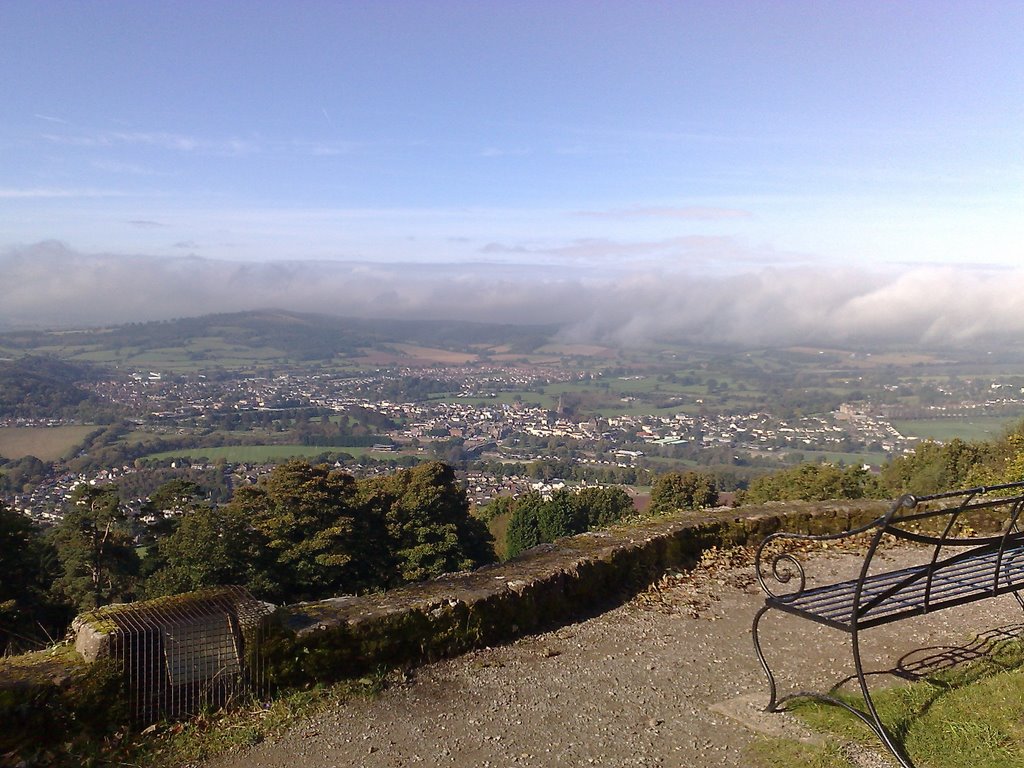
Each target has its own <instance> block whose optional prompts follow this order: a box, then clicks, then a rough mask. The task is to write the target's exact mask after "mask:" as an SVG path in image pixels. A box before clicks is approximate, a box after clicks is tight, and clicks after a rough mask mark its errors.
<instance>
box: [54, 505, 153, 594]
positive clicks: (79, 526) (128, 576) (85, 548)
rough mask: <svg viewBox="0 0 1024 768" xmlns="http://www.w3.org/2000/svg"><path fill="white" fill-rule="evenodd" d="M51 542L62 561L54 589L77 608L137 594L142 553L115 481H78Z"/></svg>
mask: <svg viewBox="0 0 1024 768" xmlns="http://www.w3.org/2000/svg"><path fill="white" fill-rule="evenodd" d="M53 542H54V545H55V546H56V549H57V558H58V560H59V561H60V565H61V575H60V576H59V577H58V578H57V580H56V581H55V583H54V589H55V591H56V592H57V594H59V595H61V596H62V597H64V598H65V599H67V600H68V601H69V602H70V603H71V604H72V605H73V606H74V607H75V608H76V609H77V610H79V611H85V610H91V609H93V608H97V607H99V606H101V605H106V604H108V603H111V602H115V601H124V600H130V599H132V598H133V597H134V594H135V588H136V586H137V578H136V577H137V575H138V572H139V557H138V555H137V554H136V552H135V545H134V542H133V541H132V537H131V532H130V529H129V526H128V521H127V518H126V516H125V513H124V510H123V508H122V507H121V503H120V499H119V498H118V489H117V486H115V485H106V486H101V487H100V486H90V485H79V486H78V487H77V488H76V489H75V491H74V492H73V494H72V497H71V501H70V504H69V505H68V508H67V510H66V511H65V513H64V519H63V520H61V522H60V523H59V524H58V525H57V527H56V528H55V529H54V534H53Z"/></svg>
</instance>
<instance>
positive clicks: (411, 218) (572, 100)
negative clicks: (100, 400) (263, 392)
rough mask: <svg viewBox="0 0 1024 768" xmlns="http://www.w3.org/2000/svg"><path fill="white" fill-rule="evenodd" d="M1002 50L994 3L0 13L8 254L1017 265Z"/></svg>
mask: <svg viewBox="0 0 1024 768" xmlns="http://www.w3.org/2000/svg"><path fill="white" fill-rule="evenodd" d="M1022 40H1024V3H1021V2H995V1H993V2H984V3H964V2H941V1H937V0H928V2H900V3H897V2H844V3H830V2H821V1H818V2H797V1H793V2H723V1H722V0H717V1H715V2H558V1H557V0H546V1H545V2H444V1H443V0H436V1H435V2H398V1H395V2H387V1H384V0H382V1H381V2H327V3H317V2H303V3H291V2H289V3H283V2H282V3H275V2H231V3H226V2H216V1H215V2H203V3H199V2H173V3H171V2H143V3H139V2H102V3H100V2H91V3H66V2H59V3H58V2H45V1H42V0H40V1H36V2H22V3H18V2H8V3H3V4H0V71H2V72H3V76H2V78H0V98H2V103H3V104H4V108H3V110H2V111H0V157H2V158H3V161H2V162H0V250H4V252H6V253H7V254H8V256H10V254H12V253H14V254H24V253H26V252H27V251H26V249H31V248H33V247H37V246H38V244H41V243H51V244H52V241H57V242H58V243H60V244H62V247H64V248H66V249H67V250H68V251H69V252H71V253H74V254H80V255H86V256H89V255H92V256H95V255H96V254H105V255H120V256H125V257H132V258H136V257H138V258H143V259H145V258H150V259H154V260H157V259H175V258H183V257H190V258H193V259H194V258H196V257H198V258H199V259H202V260H216V261H225V260H226V261H235V262H246V263H256V264H261V263H268V262H278V261H289V260H303V261H311V260H333V261H339V262H344V263H354V262H359V263H366V262H371V263H376V264H380V265H396V264H408V263H412V264H448V265H453V264H454V265H457V264H467V265H474V266H473V267H472V269H479V268H480V265H494V264H503V265H509V264H526V265H532V266H536V267H538V268H541V267H542V268H544V269H554V270H558V269H561V270H565V271H567V272H571V271H576V272H586V273H587V274H592V275H594V276H595V279H596V276H599V275H604V276H608V275H612V274H615V275H619V276H621V275H629V274H632V273H634V272H636V271H639V270H648V271H654V272H660V271H665V272H678V271H679V270H686V271H687V272H688V274H690V275H691V276H694V277H698V276H700V277H703V276H715V275H736V274H745V273H757V272H758V271H759V270H763V269H766V268H790V267H794V268H795V267H799V266H808V265H809V266H811V267H815V268H825V267H840V268H849V267H851V266H855V267H862V268H864V269H882V270H885V269H902V268H907V267H915V266H916V267H935V266H936V265H948V266H955V267H956V268H958V269H962V268H971V269H987V268H990V267H993V266H994V267H1002V268H1004V269H1007V268H1015V267H1017V266H1018V265H1019V264H1020V263H1021V261H1022V258H1021V257H1022V256H1024V246H1022V243H1024V77H1022V76H1021V74H1022V72H1024V45H1022V44H1021V41H1022ZM468 269H470V268H469V267H467V270H468Z"/></svg>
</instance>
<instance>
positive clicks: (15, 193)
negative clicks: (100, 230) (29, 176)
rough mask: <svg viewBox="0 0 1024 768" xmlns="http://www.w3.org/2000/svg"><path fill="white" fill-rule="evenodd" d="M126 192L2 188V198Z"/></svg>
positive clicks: (120, 193) (120, 195)
mask: <svg viewBox="0 0 1024 768" xmlns="http://www.w3.org/2000/svg"><path fill="white" fill-rule="evenodd" d="M124 194H125V193H124V192H119V191H117V190H113V189H76V188H72V187H68V188H63V187H28V188H11V187H7V188H0V199H6V200H31V199H36V198H60V197H71V198H73V197H83V198H84V197H123V196H124Z"/></svg>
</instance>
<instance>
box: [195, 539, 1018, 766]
mask: <svg viewBox="0 0 1024 768" xmlns="http://www.w3.org/2000/svg"><path fill="white" fill-rule="evenodd" d="M885 557H886V558H888V559H890V560H891V561H892V562H893V566H894V567H896V566H898V565H901V564H905V563H907V562H909V561H908V557H910V555H909V553H908V552H907V551H905V550H902V551H901V550H894V551H892V552H889V553H887V554H886V555H885ZM858 567H859V566H858V561H857V559H856V558H855V557H853V556H851V555H848V554H846V555H844V554H819V555H815V556H814V558H813V561H812V562H811V563H810V568H809V571H811V572H817V573H819V574H821V575H822V577H823V579H824V580H832V579H835V578H836V577H842V578H850V577H852V576H853V575H855V572H856V571H855V569H856V568H858ZM813 581H814V580H813V578H812V583H813ZM762 603H763V597H762V595H761V592H760V589H759V588H758V586H757V584H756V583H755V582H754V579H753V571H752V568H751V567H750V566H749V565H748V564H746V563H744V562H742V558H741V557H740V556H739V554H738V553H735V554H728V555H727V556H725V557H723V558H721V559H720V560H719V561H717V562H716V563H712V564H710V565H709V566H708V567H702V568H699V569H698V570H697V571H696V572H695V573H693V574H689V575H685V576H682V577H673V578H666V579H665V580H663V581H662V582H661V583H660V584H659V585H656V586H655V587H654V588H652V589H651V590H649V591H648V592H646V593H644V594H642V595H640V596H638V597H637V598H635V599H634V600H632V601H630V602H629V603H627V604H626V605H623V606H620V607H618V608H615V609H613V610H611V611H609V612H607V613H604V614H602V615H599V616H597V617H595V618H592V619H589V620H587V621H583V622H580V623H577V624H572V625H569V626H565V627H562V628H560V629H557V630H554V631H551V632H548V633H546V634H542V635H537V636H533V637H528V638H525V639H522V640H520V641H518V642H515V643H513V644H510V645H507V646H502V647H498V648H488V649H484V650H480V651H476V652H474V653H470V654H467V655H465V656H462V657H460V658H457V659H453V660H449V661H445V662H441V663H438V664H433V665H430V666H426V667H423V668H421V669H418V670H415V671H414V672H413V673H412V674H411V675H410V676H409V678H408V680H406V681H404V682H398V683H396V684H395V685H393V686H391V687H389V688H388V689H387V690H386V691H385V692H384V693H382V694H381V695H379V696H377V697H374V698H369V699H359V700H353V701H350V702H347V703H345V704H344V705H342V706H340V707H337V708H335V709H333V710H330V711H327V712H325V713H322V714H320V715H318V716H316V717H314V718H312V719H310V720H307V721H304V722H302V723H300V724H298V725H297V726H296V727H294V728H293V729H292V730H291V731H289V732H288V733H287V734H285V736H284V737H283V738H281V739H280V740H278V741H275V742H273V743H264V744H261V745H258V746H256V747H254V748H252V749H250V750H248V751H246V752H244V753H240V754H235V755H228V756H224V757H221V758H219V759H217V760H215V761H212V762H210V763H208V764H207V768H243V766H244V768H257V767H260V766H263V767H265V768H278V767H279V768H285V767H287V768H295V767H296V766H308V767H309V768H327V767H328V766H331V767H340V766H366V768H384V767H385V766H386V767H387V768H395V767H397V766H415V765H424V766H433V765H436V766H483V767H487V766H492V767H494V768H498V767H499V766H523V767H526V766H538V767H539V766H545V767H547V766H590V765H595V766H615V767H620V766H695V767H698V768H703V767H704V766H709V767H710V766H716V767H721V768H740V767H741V766H742V767H745V766H748V765H749V764H750V760H749V757H745V750H746V748H747V747H748V746H749V745H750V744H751V742H752V741H753V740H754V739H755V738H757V733H756V732H755V730H754V729H758V730H761V731H762V732H763V731H773V730H777V729H779V728H786V729H787V730H786V733H788V734H789V735H797V736H799V735H801V734H803V733H804V732H803V730H802V729H801V728H800V727H799V726H797V725H795V724H787V717H788V716H786V715H763V714H761V713H759V711H758V710H759V708H760V707H763V706H764V704H765V703H767V684H766V681H765V678H764V675H763V673H762V671H761V668H760V666H759V664H758V662H757V659H756V657H755V655H754V651H753V646H752V641H751V634H750V626H751V621H752V618H753V615H754V613H755V612H756V611H757V609H758V608H759V607H760V605H761V604H762ZM1020 622H1021V613H1020V609H1019V608H1018V607H1017V605H1016V603H1015V602H1014V601H1013V600H1012V598H1009V597H1005V598H998V599H995V600H987V601H982V602H981V603H976V604H974V605H972V606H967V607H964V608H959V609H953V610H950V611H945V612H940V613H938V614H934V615H932V616H929V617H925V618H922V619H913V620H909V621H904V622H900V623H898V624H896V625H890V626H888V627H880V628H877V629H874V630H869V631H868V632H865V633H863V634H862V638H861V647H862V651H863V653H864V654H865V658H867V659H870V660H871V662H870V664H871V666H872V668H874V669H877V670H893V669H895V668H897V667H898V666H900V665H902V668H903V669H904V671H906V672H914V671H921V669H922V668H923V667H927V666H929V665H931V664H932V663H935V662H941V661H943V660H945V659H946V658H948V656H949V655H950V651H951V649H953V648H956V647H960V648H964V647H970V646H971V638H973V637H974V636H977V635H978V634H981V633H988V634H989V635H990V636H997V635H1002V634H1007V633H1008V634H1020V632H1021V626H1020ZM761 635H762V643H763V646H764V647H765V652H766V654H767V655H768V657H769V660H770V662H771V663H772V664H773V666H774V667H776V672H777V676H778V678H779V683H780V686H781V687H782V688H783V689H789V690H796V689H808V688H813V689H816V690H821V689H827V688H829V687H831V686H832V685H834V684H836V683H838V682H840V681H842V680H843V679H844V678H845V677H846V676H847V675H850V674H852V662H851V659H850V643H849V637H848V636H847V635H845V634H844V633H841V632H837V631H835V630H830V629H827V628H823V627H818V626H816V625H812V624H810V623H809V622H807V621H804V620H801V619H797V618H793V617H789V616H784V615H782V614H775V615H769V616H768V617H766V618H765V620H764V621H763V622H762V627H761ZM975 645H976V644H975ZM960 655H961V656H962V655H963V653H961V654H960ZM889 679H890V680H891V679H892V678H889ZM879 682H880V683H881V684H884V680H883V678H881V677H880V678H879ZM858 762H860V763H861V764H862V765H865V766H868V765H870V766H883V765H888V764H890V763H889V762H888V761H887V760H886V759H885V758H884V757H877V756H870V755H868V754H862V755H861V756H860V759H859V761H858Z"/></svg>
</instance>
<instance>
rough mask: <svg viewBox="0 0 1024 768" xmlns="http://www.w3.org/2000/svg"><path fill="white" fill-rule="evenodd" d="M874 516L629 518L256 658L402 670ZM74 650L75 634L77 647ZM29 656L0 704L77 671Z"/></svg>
mask: <svg viewBox="0 0 1024 768" xmlns="http://www.w3.org/2000/svg"><path fill="white" fill-rule="evenodd" d="M886 508H887V502H881V501H849V502H777V503H773V504H768V505H763V506H757V507H754V506H751V507H741V508H738V509H722V510H712V511H701V512H680V513H677V514H674V515H669V516H665V517H657V518H651V519H646V520H641V521H633V522H630V523H628V524H622V525H619V526H616V527H615V528H612V529H609V530H606V531H597V532H592V533H586V534H581V535H579V536H574V537H569V538H565V539H561V540H559V541H558V542H556V543H555V544H553V545H544V546H542V547H538V548H536V549H533V550H530V551H529V552H525V553H523V554H522V555H520V556H519V557H517V558H515V559H514V560H510V561H508V562H506V563H502V564H500V565H494V566H489V567H486V568H482V569H480V570H478V571H474V572H470V573H462V574H454V575H450V576H443V577H440V578H437V579H434V580H431V581H428V582H421V583H418V584H411V585H408V586H405V587H401V588H399V589H394V590H391V591H388V592H382V593H379V594H370V595H363V596H358V597H354V596H346V597H336V598H331V599H328V600H321V601H317V602H311V603H301V604H297V605H290V606H285V607H283V608H280V609H278V611H277V618H278V619H279V627H278V628H277V630H276V631H275V632H274V633H273V634H272V635H271V637H270V638H269V639H268V640H267V641H266V643H265V658H266V662H267V664H268V667H269V669H270V671H271V674H272V676H273V679H274V680H275V681H276V682H278V683H281V684H289V685H301V684H308V683H315V682H325V681H330V680H336V679H339V678H343V677H346V676H352V675H358V674H362V673H365V672H367V671H372V670H376V669H379V668H386V667H393V666H413V665H416V664H420V663H424V662H428V661H431V660H435V659H440V658H444V657H448V656H453V655H457V654H459V653H464V652H466V651H468V650H471V649H473V648H479V647H485V646H489V645H496V644H500V643H503V642H508V641H510V640H512V639H514V638H516V637H519V636H521V635H524V634H528V633H531V632H535V631H538V630H541V629H546V628H550V627H554V626H557V625H559V624H564V623H567V622H570V621H574V620H578V619H580V618H582V617H585V616H587V615H592V614H593V613H594V612H596V611H599V610H601V609H603V608H606V607H608V606H610V605H613V604H615V603H617V602H621V601H622V600H624V599H628V597H630V596H631V595H632V594H635V593H636V592H637V591H638V590H640V589H643V588H644V587H646V586H647V585H648V584H649V583H651V581H652V580H653V579H656V578H657V577H658V576H659V575H660V574H661V573H663V572H664V571H666V570H668V569H671V568H686V567H688V566H690V565H692V564H694V563H696V562H697V560H699V558H700V556H701V554H702V553H703V552H704V551H705V550H707V549H709V548H710V547H719V548H723V547H729V546H735V545H740V544H750V543H755V542H758V541H760V540H761V539H762V538H763V537H764V536H766V535H767V534H769V533H772V532H773V531H776V530H780V529H786V530H791V531H800V532H807V533H827V532H837V531H841V530H846V529H848V528H850V527H853V526H856V525H860V524H862V523H865V522H868V521H869V520H871V519H874V518H876V517H877V516H879V515H880V514H883V513H884V511H885V510H886ZM78 626H85V625H84V624H83V622H78ZM97 629H101V628H99V627H91V628H90V630H89V634H90V637H89V642H88V647H89V650H88V651H87V654H88V656H90V657H92V658H97V657H99V658H103V657H104V655H105V654H104V653H103V651H102V648H101V646H102V644H103V637H102V636H100V635H102V632H99V633H97V632H96V630H97ZM86 645H87V643H86V641H85V638H83V639H82V650H86ZM30 656H31V655H30ZM30 656H26V657H23V659H24V660H23V661H22V662H19V663H18V664H17V665H14V664H11V663H7V664H5V663H3V662H0V701H2V700H3V699H4V698H5V696H4V694H5V692H7V693H14V691H15V690H16V689H21V690H25V689H26V688H38V687H41V688H53V687H55V686H56V687H61V686H62V685H63V683H64V681H65V680H66V679H67V677H68V676H74V675H80V674H81V672H80V670H81V661H80V657H79V656H78V654H67V655H65V656H63V657H61V658H65V659H67V662H66V664H67V665H68V669H67V670H63V669H58V670H55V669H54V660H53V656H52V655H50V656H46V657H45V658H46V660H47V663H46V664H42V663H40V664H38V665H36V664H33V663H30V662H31V658H30ZM39 658H40V659H43V658H44V656H43V655H42V654H40V655H39ZM62 663H64V662H58V664H62ZM15 668H16V669H17V672H16V673H15V672H14V670H15ZM0 708H2V707H0Z"/></svg>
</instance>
